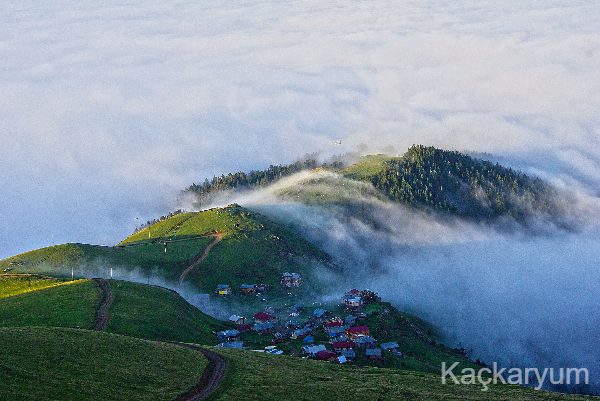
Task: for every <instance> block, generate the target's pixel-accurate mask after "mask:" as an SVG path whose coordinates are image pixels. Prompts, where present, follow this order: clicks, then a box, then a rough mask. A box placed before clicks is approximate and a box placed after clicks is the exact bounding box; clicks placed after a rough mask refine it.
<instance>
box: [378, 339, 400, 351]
mask: <svg viewBox="0 0 600 401" xmlns="http://www.w3.org/2000/svg"><path fill="white" fill-rule="evenodd" d="M380 347H381V349H382V350H384V351H393V350H396V351H397V350H398V348H400V346H399V345H398V343H397V342H395V341H394V342H391V343H383V344H381V345H380Z"/></svg>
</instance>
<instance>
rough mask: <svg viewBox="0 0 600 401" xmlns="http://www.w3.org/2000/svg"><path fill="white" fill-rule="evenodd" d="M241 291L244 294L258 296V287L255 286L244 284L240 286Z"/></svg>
mask: <svg viewBox="0 0 600 401" xmlns="http://www.w3.org/2000/svg"><path fill="white" fill-rule="evenodd" d="M240 291H241V292H242V294H248V295H254V294H256V286H255V285H254V284H242V285H240Z"/></svg>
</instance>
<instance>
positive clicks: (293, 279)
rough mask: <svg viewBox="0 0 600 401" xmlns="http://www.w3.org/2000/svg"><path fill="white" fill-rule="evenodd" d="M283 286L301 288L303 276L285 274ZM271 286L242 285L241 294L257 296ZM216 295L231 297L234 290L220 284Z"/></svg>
mask: <svg viewBox="0 0 600 401" xmlns="http://www.w3.org/2000/svg"><path fill="white" fill-rule="evenodd" d="M280 283H281V285H282V286H283V287H286V288H292V287H300V286H301V285H302V276H300V273H288V272H285V273H283V274H282V275H281V281H280ZM268 290H269V286H268V285H266V284H242V285H240V292H241V293H242V294H247V295H255V294H257V293H260V292H264V291H268ZM215 294H216V295H231V294H233V289H232V288H231V285H229V284H219V285H217V287H216V288H215Z"/></svg>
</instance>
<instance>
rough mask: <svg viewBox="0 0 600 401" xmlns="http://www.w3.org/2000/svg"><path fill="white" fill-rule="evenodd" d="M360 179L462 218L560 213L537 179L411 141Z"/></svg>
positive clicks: (548, 190)
mask: <svg viewBox="0 0 600 401" xmlns="http://www.w3.org/2000/svg"><path fill="white" fill-rule="evenodd" d="M350 171H351V170H350ZM365 179H367V180H369V181H370V182H371V183H372V184H373V186H375V188H377V189H378V190H379V191H381V192H383V193H384V194H385V195H386V196H387V197H389V198H390V199H392V200H394V201H397V202H402V203H405V204H408V205H410V206H415V207H427V208H432V209H434V210H437V211H440V212H444V213H450V214H453V215H457V216H460V217H465V218H471V219H477V220H483V219H495V218H498V217H501V216H511V217H513V218H514V219H515V220H517V221H519V222H524V221H526V220H527V219H529V218H530V217H532V216H533V215H536V214H546V215H549V216H558V215H559V214H560V213H561V211H560V208H559V206H558V204H557V202H556V201H555V198H554V195H555V191H554V189H553V188H552V187H550V186H549V185H548V184H546V183H545V182H543V181H542V180H541V179H539V178H537V177H529V176H527V175H526V174H523V173H521V172H519V171H514V170H512V169H511V168H506V167H503V166H500V165H499V164H494V163H492V162H489V161H485V160H480V159H475V158H472V157H470V156H467V155H464V154H462V153H460V152H456V151H446V150H441V149H437V148H434V147H425V146H421V145H417V146H413V147H411V148H410V149H409V150H408V151H407V152H406V154H405V155H404V156H403V157H400V158H389V159H388V160H385V161H383V162H382V163H381V169H379V170H378V171H376V172H375V173H373V174H371V175H367V176H366V177H365Z"/></svg>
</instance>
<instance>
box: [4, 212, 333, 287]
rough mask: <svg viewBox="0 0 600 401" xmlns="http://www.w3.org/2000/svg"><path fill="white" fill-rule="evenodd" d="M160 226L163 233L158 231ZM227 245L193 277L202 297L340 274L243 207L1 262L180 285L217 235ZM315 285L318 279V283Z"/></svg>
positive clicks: (27, 269)
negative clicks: (291, 277) (287, 276)
mask: <svg viewBox="0 0 600 401" xmlns="http://www.w3.org/2000/svg"><path fill="white" fill-rule="evenodd" d="M155 226H156V227H155ZM217 234H218V235H219V236H220V237H221V238H222V240H221V241H220V242H219V243H218V244H216V245H215V246H214V247H213V248H212V249H211V250H210V253H209V254H208V255H207V257H206V259H205V260H203V261H202V262H201V263H198V264H197V266H195V267H194V269H193V270H191V271H190V273H189V274H187V275H186V277H185V283H186V284H191V285H192V286H194V287H195V288H197V289H198V290H200V291H201V292H208V293H212V292H213V290H214V288H215V286H216V285H218V284H230V285H232V286H233V287H234V288H239V285H241V284H254V283H264V284H268V285H271V286H272V287H274V288H275V287H278V286H279V285H278V284H279V280H280V278H281V273H283V272H286V271H292V272H298V273H301V274H302V275H303V277H304V278H305V281H306V282H307V283H308V286H310V287H311V288H313V289H317V290H318V287H319V283H318V280H311V279H310V277H311V273H312V267H313V266H314V265H315V264H318V265H320V266H322V267H324V268H326V269H335V267H334V266H333V265H332V259H331V257H330V256H329V255H328V254H326V253H325V252H323V251H321V250H320V249H318V248H317V247H315V246H313V245H312V244H310V243H309V242H307V241H305V240H303V239H301V238H300V237H298V236H297V235H295V234H293V233H292V232H291V231H289V230H288V229H286V228H285V227H283V226H281V225H278V224H276V223H274V222H272V221H270V220H269V219H267V218H266V217H265V216H262V215H260V214H258V213H254V212H251V211H249V210H247V209H245V208H242V207H240V206H238V205H232V206H228V207H226V208H219V209H211V210H206V211H203V212H197V213H182V214H178V215H176V216H173V217H171V218H168V219H166V220H163V221H160V222H159V223H156V224H155V225H152V226H150V227H147V228H145V229H144V230H141V231H139V232H138V233H135V234H134V235H132V236H130V237H129V238H127V239H126V240H124V241H123V242H122V243H120V244H119V245H117V246H114V247H106V246H93V245H84V244H64V245H57V246H52V247H47V248H42V249H38V250H35V251H31V252H27V253H24V254H21V255H16V256H13V257H11V258H8V259H5V260H3V261H0V268H2V267H3V266H6V267H8V266H11V268H13V269H14V271H15V272H19V273H43V274H48V275H53V276H62V277H69V278H70V276H71V272H72V271H73V273H74V275H75V277H109V276H110V272H111V268H113V273H114V275H115V276H114V278H129V277H131V276H132V275H134V276H135V277H137V279H138V280H143V279H145V278H147V277H150V276H161V277H162V278H164V279H166V280H168V281H171V282H178V280H179V278H180V276H181V274H182V273H183V272H184V271H185V270H186V269H187V268H188V267H189V266H190V265H192V264H194V263H195V262H196V261H197V260H198V259H199V258H200V257H201V256H202V255H203V253H204V250H205V249H206V248H207V247H208V246H209V244H211V243H212V242H213V241H214V239H215V235H217ZM312 278H315V277H312Z"/></svg>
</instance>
